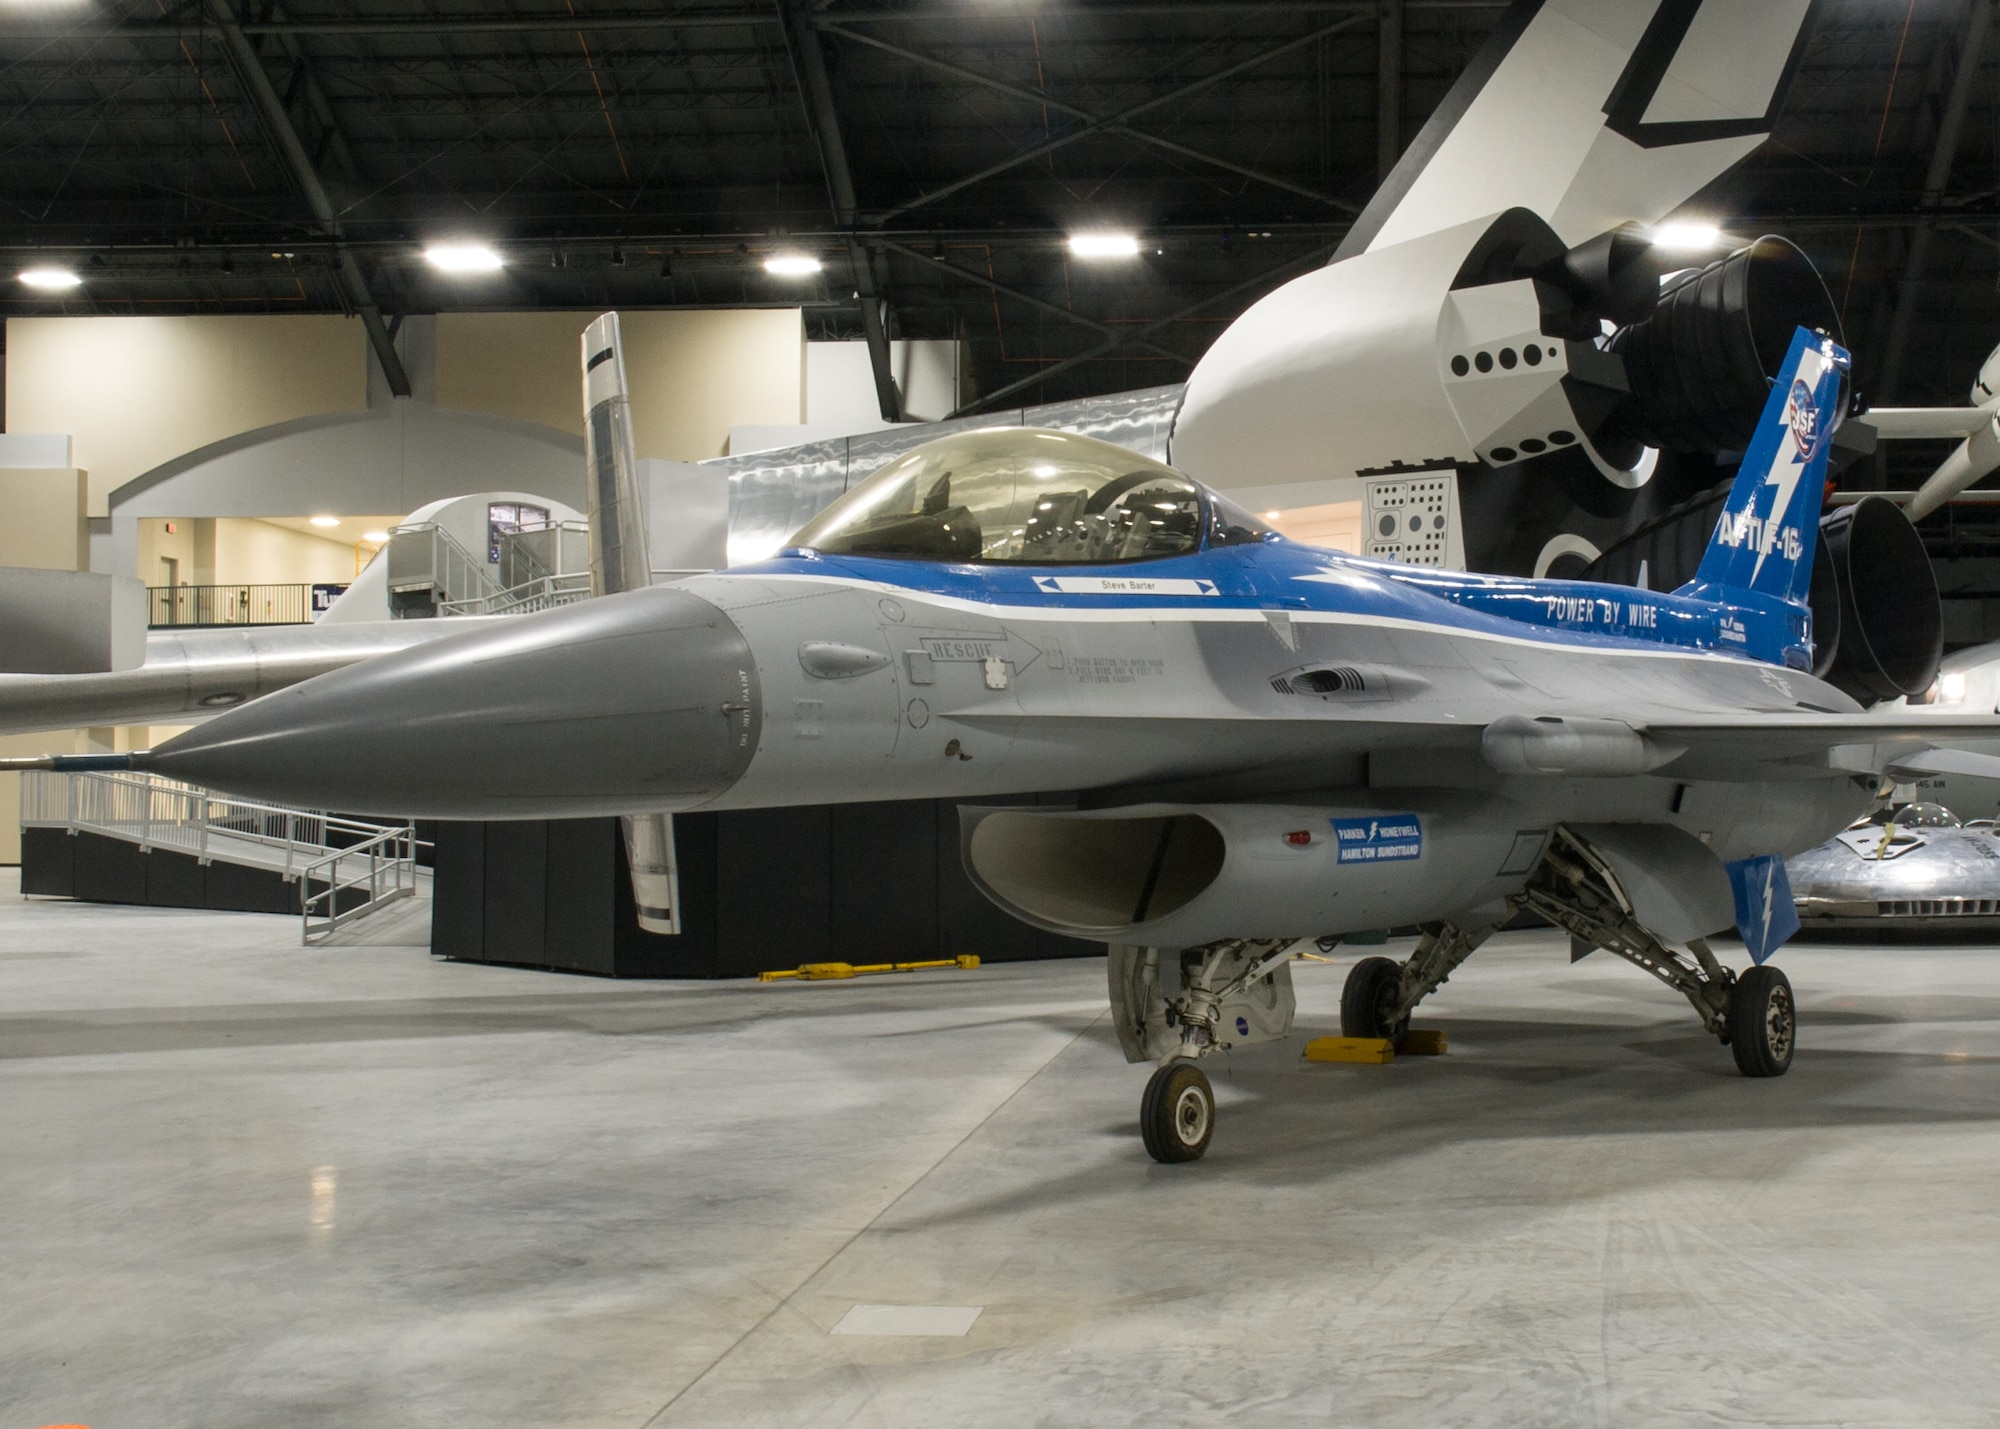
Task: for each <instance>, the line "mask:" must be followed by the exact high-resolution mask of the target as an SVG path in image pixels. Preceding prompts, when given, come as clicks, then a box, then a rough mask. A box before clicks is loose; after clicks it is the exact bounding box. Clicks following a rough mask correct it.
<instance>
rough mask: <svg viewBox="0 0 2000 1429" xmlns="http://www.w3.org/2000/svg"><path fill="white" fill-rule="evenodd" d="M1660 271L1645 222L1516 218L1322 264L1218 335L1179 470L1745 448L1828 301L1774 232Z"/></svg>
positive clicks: (1640, 471) (1292, 472) (1241, 477)
mask: <svg viewBox="0 0 2000 1429" xmlns="http://www.w3.org/2000/svg"><path fill="white" fill-rule="evenodd" d="M1666 266H1667V265H1666V261H1665V259H1664V257H1663V255H1662V254H1661V252H1660V250H1659V249H1657V248H1655V247H1654V246H1653V245H1652V244H1651V243H1649V242H1648V241H1647V240H1646V239H1645V237H1644V236H1643V235H1642V234H1640V233H1639V232H1637V231H1636V230H1633V229H1618V230H1613V231H1612V232H1609V233H1605V234H1600V235H1599V236H1598V237H1596V238H1593V239H1591V240H1590V241H1588V242H1586V243H1583V244H1581V245H1578V246H1577V247H1575V248H1565V246H1564V244H1563V242H1562V240H1561V239H1560V238H1559V237H1558V236H1557V234H1556V233H1555V231H1554V230H1553V229H1552V228H1550V227H1549V225H1548V224H1547V223H1545V222H1544V221H1543V220H1542V219H1540V218H1539V217H1537V216H1536V215H1535V214H1533V213H1531V212H1529V211H1528V210H1526V209H1513V210H1509V211H1508V212H1506V213H1502V214H1499V215H1496V216H1493V217H1490V218H1483V219H1478V220H1475V221H1473V222H1471V223H1466V224H1460V225H1458V226H1457V227H1454V228H1449V229H1444V230H1441V231H1439V232H1436V233H1430V234H1426V235H1424V236H1422V237H1420V238H1414V239H1411V240H1410V241H1408V242H1405V243H1398V244H1393V245H1390V246H1388V247H1384V248H1379V249H1375V250H1373V251H1371V252H1367V253H1362V254H1358V255H1356V256H1354V257H1351V258H1347V259H1344V260H1342V261H1341V262H1338V263H1334V264H1330V265H1329V266H1327V267H1325V268H1321V269H1318V270H1316V271H1315V272H1312V273H1308V274H1306V275H1304V276H1303V277H1300V278H1296V279H1294V280H1292V281H1291V282H1289V283H1287V284H1285V285H1284V286H1283V287H1281V288H1279V289H1278V290H1277V291H1276V292H1273V293H1271V294H1270V295H1268V296H1267V297H1265V298H1264V299H1262V300H1261V301H1260V302H1258V303H1256V304H1255V305H1253V306H1252V307H1251V308H1250V310H1249V311H1248V312H1246V313H1244V314H1243V316H1242V317H1240V318H1238V319H1237V320H1236V322H1235V323H1233V324H1232V325H1231V326H1230V327H1229V328H1228V329H1227V330H1226V331H1225V332H1224V333H1223V334H1222V336H1221V337H1219V338H1218V339H1217V340H1216V342H1215V345H1214V346H1213V347H1211V348H1210V349H1209V351H1208V353H1207V354H1206V355H1205V356H1204V357H1203V358H1202V360H1201V362H1200V363H1199V364H1198V365H1197V366H1196V368H1195V370H1194V372H1193V374H1192V375H1191V376H1190V377H1189V379H1188V385H1187V392H1186V395H1185V397H1184V398H1183V401H1182V404H1181V410H1180V412H1179V414H1178V416H1177V417H1176V418H1175V423H1174V430H1173V437H1172V441H1171V448H1170V454H1171V458H1172V460H1173V461H1174V462H1175V464H1176V465H1179V466H1181V467H1183V468H1185V469H1186V470H1188V471H1189V472H1191V473H1192V474H1194V475H1195V476H1198V477H1213V478H1217V479H1221V480H1224V481H1227V482H1231V483H1233V484H1236V485H1251V484H1261V483H1262V482H1275V481H1286V482H1292V481H1304V480H1311V479H1324V478H1331V477H1352V476H1356V475H1363V476H1367V475H1377V474H1383V473H1391V472H1399V471H1426V470H1450V469H1453V468H1456V467H1459V466H1466V465H1474V464H1484V465H1486V466H1489V467H1502V466H1509V465H1512V464H1514V463H1516V462H1521V461H1529V460H1532V459H1534V458H1536V457H1540V456H1544V455H1548V454H1553V453H1557V452H1561V451H1565V450H1570V449H1576V450H1581V451H1584V452H1586V453H1588V455H1589V456H1590V458H1591V461H1592V463H1593V464H1594V465H1595V466H1596V467H1597V469H1598V470H1599V471H1600V472H1601V473H1602V474H1603V475H1604V476H1605V477H1606V478H1607V479H1609V480H1611V481H1612V482H1614V483H1616V484H1618V485H1620V486H1625V487H1628V488H1629V487H1634V486H1639V485H1642V484H1644V482H1645V481H1646V480H1647V479H1648V478H1649V476H1650V475H1651V472H1652V463H1653V461H1654V460H1655V458H1654V456H1653V454H1652V452H1651V451H1649V450H1648V448H1662V447H1664V448H1668V449H1671V450H1676V451H1689V452H1704V453H1724V452H1731V451H1740V450H1741V449H1742V448H1743V446H1744V445H1745V444H1746V443H1747V442H1748V440H1749V434H1750V432H1751V431H1752V430H1754V428H1755V425H1756V419H1757V416H1758V414H1759V413H1760V412H1761V411H1762V409H1763V402H1764V398H1765V395H1766V393H1767V392H1768V390H1769V387H1768V379H1769V377H1770V375H1771V374H1772V373H1773V372H1775V371H1776V370H1777V367H1778V365H1779V363H1781V362H1782V360H1783V358H1784V353H1785V349H1786V347H1787V346H1788V345H1789V343H1790V341H1791V334H1792V332H1793V330H1794V329H1795V328H1797V327H1799V326H1805V327H1810V328H1817V329H1821V330H1824V331H1827V332H1829V333H1833V334H1836V335H1837V334H1838V331H1839V324H1838V319H1837V315H1836V313H1835V311H1834V308H1833V303H1832V300H1831V298H1830V297H1829V296H1828V294H1827V292H1826V287H1825V285H1824V284H1823V283H1822V282H1821V281H1820V279H1819V275H1818V274H1817V272H1815V271H1814V269H1813V267H1812V264H1811V263H1810V262H1809V261H1808V260H1807V259H1806V257H1805V255H1804V254H1803V253H1801V252H1800V251H1799V250H1798V249H1797V248H1795V247H1793V246H1792V245H1791V244H1790V243H1788V242H1786V241H1785V240H1783V239H1780V238H1760V239H1758V240H1757V241H1756V242H1755V243H1753V244H1751V245H1750V246H1749V247H1747V248H1744V249H1742V250H1740V251H1738V252H1736V253H1732V254H1730V255H1729V256H1728V257H1726V258H1724V259H1721V260H1719V261H1718V262H1716V263H1713V264H1710V265H1709V266H1708V267H1706V268H1702V269H1699V270H1694V271H1691V272H1689V273H1687V274H1685V275H1684V276H1682V277H1681V278H1680V279H1679V281H1676V282H1672V283H1669V284H1668V286H1667V287H1666V288H1665V290H1664V292H1663V291H1662V289H1661V280H1662V277H1663V275H1664V270H1665V268H1666ZM1607 333H1610V334H1612V335H1611V336H1610V338H1609V340H1607V338H1606V334H1607ZM1264 472H1268V473H1269V475H1263V476H1260V475H1255V474H1253V473H1264Z"/></svg>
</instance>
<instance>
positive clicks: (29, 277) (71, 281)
mask: <svg viewBox="0 0 2000 1429" xmlns="http://www.w3.org/2000/svg"><path fill="white" fill-rule="evenodd" d="M20 277H21V281H22V282H23V283H26V284H27V285H28V286H29V287H31V288H40V289H41V290H42V291H43V292H45V293H64V292H68V291H69V290H70V289H71V288H74V287H75V286H77V284H79V283H81V282H82V281H83V279H81V278H79V277H77V276H76V274H74V273H72V272H70V270H69V269H67V268H27V269H23V270H22V272H21V275H20Z"/></svg>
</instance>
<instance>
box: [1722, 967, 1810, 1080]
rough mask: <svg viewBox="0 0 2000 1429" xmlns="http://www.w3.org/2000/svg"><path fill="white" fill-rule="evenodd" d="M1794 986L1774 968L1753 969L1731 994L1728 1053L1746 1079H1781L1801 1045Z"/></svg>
mask: <svg viewBox="0 0 2000 1429" xmlns="http://www.w3.org/2000/svg"><path fill="white" fill-rule="evenodd" d="M1798 1030H1799V1018H1798V1005H1797V1004H1796V1003H1795V1002H1794V1001H1793V1000H1792V983H1791V979H1789V978H1787V977H1786V976H1785V975H1784V973H1782V972H1781V971H1779V970H1778V969H1777V968H1774V967H1761V968H1752V969H1750V971H1749V972H1747V973H1745V974H1743V976H1742V977H1740V978H1738V979H1737V982H1736V986H1735V987H1733V988H1731V989H1730V992H1729V1051H1730V1053H1731V1055H1733V1056H1734V1057H1735V1058H1736V1070H1737V1071H1739V1072H1741V1073H1742V1074H1743V1075H1744V1076H1746V1077H1782V1076H1784V1075H1785V1072H1786V1069H1787V1068H1789V1067H1790V1066H1791V1065H1792V1048H1793V1047H1794V1046H1795V1045H1796V1044H1797V1042H1798Z"/></svg>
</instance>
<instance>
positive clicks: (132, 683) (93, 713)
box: [0, 616, 507, 734]
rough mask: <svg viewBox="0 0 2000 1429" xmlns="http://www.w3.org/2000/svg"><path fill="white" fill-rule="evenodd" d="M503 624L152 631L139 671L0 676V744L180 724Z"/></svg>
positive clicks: (458, 619)
mask: <svg viewBox="0 0 2000 1429" xmlns="http://www.w3.org/2000/svg"><path fill="white" fill-rule="evenodd" d="M506 618H507V617H505V616H454V617H452V618H451V619H448V620H379V621H366V622H357V623H354V624H351V625H342V624H321V625H271V626H261V627H260V626H239V627H234V628H229V629H219V630H184V631H155V632H154V633H153V634H151V635H149V636H148V637H147V638H146V660H145V663H144V664H142V665H139V666H137V667H135V668H133V669H130V670H118V671H113V672H111V673H109V674H101V675H0V734H28V733H32V732H34V731H36V730H51V729H74V728H77V727H80V726H85V725H112V724H147V723H156V722H161V723H166V722H171V723H180V722H182V721H185V720H191V719H200V718H203V717H205V716H207V715H211V714H215V713H217V712H218V711H220V710H223V709H228V708H231V707H233V706H235V705H239V704H242V703H244V702H245V701H248V700H253V699H256V698H257V697H258V696H259V695H267V694H270V693H271V692H272V691H273V690H281V689H283V688H285V687H286V686H287V685H296V684H297V683H298V682H299V681H301V680H309V679H311V678H312V677H313V676H315V675H324V674H326V673H327V672H328V671H330V670H338V669H341V668H343V667H344V666H348V665H352V664H354V663H355V662H356V661H359V660H366V659H369V658H371V657H373V656H376V655H386V654H388V653H389V652H391V651H394V650H404V649H408V648H409V647H410V646H412V645H420V644H422V643H423V642H425V641H426V640H434V639H436V638H437V637H438V636H441V635H450V634H453V633H454V632H458V631H465V630H471V629H473V628H475V627H476V626H479V625H483V624H486V623H487V622H489V621H491V620H504V619H506Z"/></svg>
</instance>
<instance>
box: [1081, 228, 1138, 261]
mask: <svg viewBox="0 0 2000 1429" xmlns="http://www.w3.org/2000/svg"><path fill="white" fill-rule="evenodd" d="M1069 251H1070V252H1071V254H1073V255H1074V256H1076V257H1078V258H1137V257H1138V256H1139V240H1138V239H1137V238H1136V237H1134V236H1133V235H1132V234H1129V233H1072V234H1071V235H1070V236H1069Z"/></svg>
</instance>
